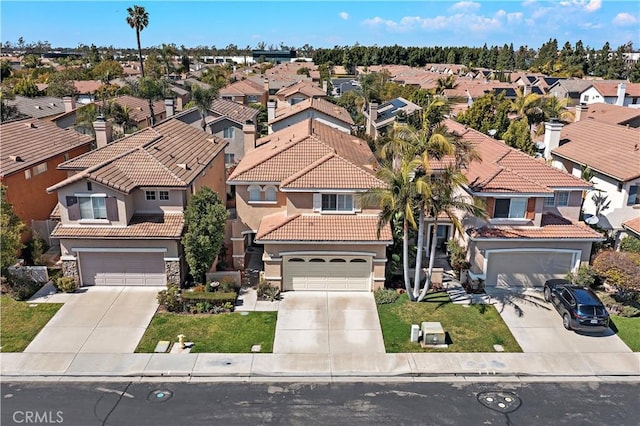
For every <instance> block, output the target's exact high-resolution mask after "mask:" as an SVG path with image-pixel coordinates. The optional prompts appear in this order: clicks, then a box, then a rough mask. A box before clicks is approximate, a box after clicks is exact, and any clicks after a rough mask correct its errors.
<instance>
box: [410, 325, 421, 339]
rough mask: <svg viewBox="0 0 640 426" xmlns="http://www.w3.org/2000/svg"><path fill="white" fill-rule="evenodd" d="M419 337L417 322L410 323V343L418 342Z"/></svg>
mask: <svg viewBox="0 0 640 426" xmlns="http://www.w3.org/2000/svg"><path fill="white" fill-rule="evenodd" d="M419 337H420V327H418V324H412V325H411V343H418V339H419Z"/></svg>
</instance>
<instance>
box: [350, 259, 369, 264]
mask: <svg viewBox="0 0 640 426" xmlns="http://www.w3.org/2000/svg"><path fill="white" fill-rule="evenodd" d="M351 263H367V261H366V260H364V259H351Z"/></svg>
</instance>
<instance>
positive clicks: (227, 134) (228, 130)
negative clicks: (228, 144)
mask: <svg viewBox="0 0 640 426" xmlns="http://www.w3.org/2000/svg"><path fill="white" fill-rule="evenodd" d="M222 136H223V137H224V138H225V139H231V138H232V137H233V127H227V128H226V129H224V130H223V131H222Z"/></svg>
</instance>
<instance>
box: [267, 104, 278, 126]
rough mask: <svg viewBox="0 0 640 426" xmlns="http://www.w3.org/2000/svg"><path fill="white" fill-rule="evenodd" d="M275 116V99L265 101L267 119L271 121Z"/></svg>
mask: <svg viewBox="0 0 640 426" xmlns="http://www.w3.org/2000/svg"><path fill="white" fill-rule="evenodd" d="M274 118H276V103H275V101H269V102H267V121H271V120H273V119H274Z"/></svg>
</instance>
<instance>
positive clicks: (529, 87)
mask: <svg viewBox="0 0 640 426" xmlns="http://www.w3.org/2000/svg"><path fill="white" fill-rule="evenodd" d="M522 90H523V93H524V96H527V95H528V94H529V93H531V85H530V84H529V83H527V84H525V85H524V88H523V89H522Z"/></svg>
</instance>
